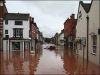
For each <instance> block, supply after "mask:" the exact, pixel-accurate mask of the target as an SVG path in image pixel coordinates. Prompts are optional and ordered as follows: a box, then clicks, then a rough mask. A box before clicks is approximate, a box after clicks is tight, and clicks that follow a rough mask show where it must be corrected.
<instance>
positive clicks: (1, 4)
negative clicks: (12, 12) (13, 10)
mask: <svg viewBox="0 0 100 75" xmlns="http://www.w3.org/2000/svg"><path fill="white" fill-rule="evenodd" d="M5 13H8V11H7V8H6V6H5V1H4V0H0V50H2V49H3V48H2V47H3V45H2V44H3V42H2V39H3V17H4V14H5Z"/></svg>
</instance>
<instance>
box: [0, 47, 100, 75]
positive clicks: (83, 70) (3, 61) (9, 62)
mask: <svg viewBox="0 0 100 75" xmlns="http://www.w3.org/2000/svg"><path fill="white" fill-rule="evenodd" d="M45 46H47V45H43V49H40V50H37V51H36V52H35V53H30V52H29V51H25V52H20V51H13V52H0V74H19V75H20V74H25V75H26V74H27V75H30V74H33V75H37V74H60V75H62V74H63V75H69V74H71V75H80V74H94V75H98V74H100V72H99V70H100V67H98V66H96V65H95V64H93V63H91V62H88V63H87V62H86V60H85V59H84V60H83V59H82V58H81V57H79V56H78V55H75V53H73V52H71V51H72V50H70V49H67V48H66V49H64V48H63V47H59V46H58V47H57V49H56V50H49V49H44V47H45Z"/></svg>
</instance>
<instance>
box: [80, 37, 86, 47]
mask: <svg viewBox="0 0 100 75" xmlns="http://www.w3.org/2000/svg"><path fill="white" fill-rule="evenodd" d="M81 44H82V45H86V37H81Z"/></svg>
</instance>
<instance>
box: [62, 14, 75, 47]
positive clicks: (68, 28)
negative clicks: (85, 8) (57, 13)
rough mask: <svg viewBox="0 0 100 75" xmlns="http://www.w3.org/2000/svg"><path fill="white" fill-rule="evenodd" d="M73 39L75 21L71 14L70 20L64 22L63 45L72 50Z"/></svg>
mask: <svg viewBox="0 0 100 75" xmlns="http://www.w3.org/2000/svg"><path fill="white" fill-rule="evenodd" d="M75 37H76V19H75V15H74V14H72V15H71V16H70V18H68V19H67V20H66V21H65V22H64V39H65V45H66V46H67V47H70V48H73V46H74V40H75Z"/></svg>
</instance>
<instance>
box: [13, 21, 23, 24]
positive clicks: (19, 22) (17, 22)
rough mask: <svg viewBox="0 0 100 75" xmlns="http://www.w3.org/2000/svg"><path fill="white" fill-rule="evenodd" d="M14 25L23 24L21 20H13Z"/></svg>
mask: <svg viewBox="0 0 100 75" xmlns="http://www.w3.org/2000/svg"><path fill="white" fill-rule="evenodd" d="M15 25H23V22H22V21H15Z"/></svg>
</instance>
